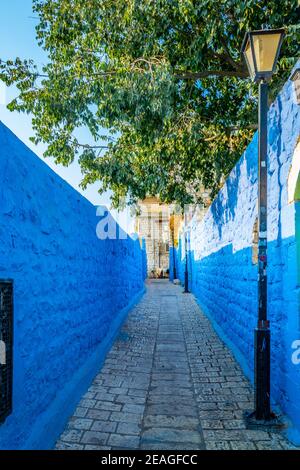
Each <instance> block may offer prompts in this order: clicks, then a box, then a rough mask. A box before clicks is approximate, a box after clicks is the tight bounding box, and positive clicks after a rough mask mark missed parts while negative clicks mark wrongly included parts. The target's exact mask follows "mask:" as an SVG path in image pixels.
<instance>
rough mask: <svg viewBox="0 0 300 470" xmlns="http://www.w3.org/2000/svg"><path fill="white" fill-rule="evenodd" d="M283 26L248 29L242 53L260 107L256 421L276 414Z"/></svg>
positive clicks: (268, 419)
mask: <svg viewBox="0 0 300 470" xmlns="http://www.w3.org/2000/svg"><path fill="white" fill-rule="evenodd" d="M283 36H284V30H283V29H263V30H260V31H251V32H248V33H246V35H245V38H244V41H243V45H242V53H243V55H244V58H245V60H246V63H247V67H248V70H249V74H250V76H251V78H252V80H254V81H256V82H259V110H258V230H259V238H258V323H257V328H256V329H255V334H254V348H255V411H254V413H253V414H252V415H250V417H249V418H250V419H253V420H254V421H261V422H263V421H270V420H271V419H272V418H274V415H273V414H272V413H271V406H270V323H269V320H268V316H267V195H268V191H267V176H268V168H267V144H268V123H267V117H268V84H267V80H269V79H270V78H271V77H272V74H273V73H274V71H275V69H276V63H277V60H278V56H279V52H280V47H281V44H282V40H283Z"/></svg>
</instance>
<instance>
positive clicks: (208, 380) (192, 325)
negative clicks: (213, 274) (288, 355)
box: [56, 280, 292, 450]
mask: <svg viewBox="0 0 300 470" xmlns="http://www.w3.org/2000/svg"><path fill="white" fill-rule="evenodd" d="M252 409H253V390H252V388H251V386H250V384H249V382H248V381H247V379H246V378H245V377H244V375H243V372H242V370H241V369H240V367H239V365H238V364H237V362H236V361H235V359H234V357H233V356H232V354H231V352H230V351H229V349H228V348H227V347H226V346H225V345H224V343H223V342H222V341H221V340H220V339H219V337H218V336H217V334H216V332H215V331H214V330H213V328H212V326H211V324H210V322H209V320H208V319H207V318H206V317H205V316H204V315H203V313H202V312H201V310H200V309H199V307H198V305H197V303H196V302H195V299H194V297H193V296H192V295H191V294H183V293H182V288H181V287H180V286H175V285H173V284H171V283H169V282H168V281H166V280H159V281H152V282H148V288H147V292H146V294H145V296H144V297H143V299H142V300H141V302H140V303H139V304H138V305H137V306H136V307H135V308H134V309H133V310H132V311H131V312H130V314H129V316H128V318H127V321H126V323H125V324H124V326H123V327H122V329H121V332H120V334H119V336H118V338H117V340H116V341H115V343H114V345H113V347H112V349H111V351H110V352H109V354H108V355H107V358H106V361H105V363H104V366H103V367H102V370H101V371H99V373H98V374H97V376H96V377H95V379H94V382H93V383H92V385H91V386H90V387H89V389H88V391H87V393H86V394H85V395H84V396H83V397H82V399H81V401H80V403H79V404H78V407H77V408H76V410H75V411H74V414H73V416H72V417H71V418H70V420H69V422H68V424H67V426H66V429H65V431H64V432H63V434H62V435H61V436H60V439H59V440H58V442H57V444H56V449H66V450H70V449H74V450H95V449H96V450H109V449H149V450H151V449H154V450H204V449H207V450H210V449H219V450H230V449H233V450H243V449H246V450H247V449H249V450H264V449H274V450H275V449H290V448H292V446H291V445H289V443H288V442H287V441H286V440H285V438H284V437H283V435H282V434H280V433H270V432H265V431H260V430H259V431H254V430H248V429H246V425H245V422H244V419H243V416H244V411H245V410H252Z"/></svg>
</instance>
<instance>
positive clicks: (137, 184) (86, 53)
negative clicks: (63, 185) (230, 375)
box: [0, 0, 300, 205]
mask: <svg viewBox="0 0 300 470" xmlns="http://www.w3.org/2000/svg"><path fill="white" fill-rule="evenodd" d="M34 11H35V14H37V15H38V16H39V23H38V26H37V39H38V41H39V44H40V45H41V46H42V47H43V48H44V49H45V50H46V51H47V53H48V56H49V62H48V64H47V65H46V66H45V67H44V68H43V69H42V70H40V71H39V70H37V68H36V67H35V66H34V64H33V63H32V61H21V60H20V59H16V60H15V61H9V62H0V79H1V80H3V81H4V82H5V83H6V84H7V85H12V84H15V85H16V86H17V87H18V90H19V96H18V98H17V99H16V100H14V101H13V102H12V103H10V105H9V108H10V109H11V110H17V111H25V112H31V113H32V114H33V128H34V131H35V137H34V141H35V142H45V143H46V144H47V145H48V148H47V151H46V154H45V155H46V156H52V157H54V158H55V160H56V162H59V163H62V164H65V165H68V164H70V163H71V162H72V161H73V160H74V158H79V162H80V165H81V168H82V171H83V182H82V185H83V187H85V186H86V185H88V184H90V183H93V182H96V181H99V185H100V191H105V190H107V189H111V190H112V191H113V203H114V204H115V205H118V204H119V201H120V199H121V198H122V197H124V196H127V198H128V199H129V201H130V202H132V203H134V202H135V201H136V200H138V199H141V198H144V197H145V196H146V195H158V196H159V197H160V198H161V199H162V200H163V201H166V202H172V201H176V202H179V203H180V204H183V203H185V202H191V201H192V200H194V201H198V200H201V191H202V188H203V186H204V187H206V188H210V189H211V192H212V196H213V194H214V193H215V192H216V191H217V190H218V188H219V186H220V184H221V181H222V179H223V178H224V176H226V175H227V174H228V172H229V171H230V170H231V168H232V167H233V166H234V164H235V162H236V160H237V159H238V158H239V156H240V154H241V153H242V151H243V149H244V148H245V146H246V145H247V144H248V142H249V140H250V139H251V137H252V135H253V132H254V131H255V126H256V115H257V112H256V111H257V104H256V102H257V90H256V86H253V84H252V83H251V82H250V81H249V79H247V78H246V77H247V70H246V68H245V65H244V63H243V62H242V60H241V57H240V46H241V42H242V38H243V36H244V33H245V31H246V30H248V29H258V28H260V27H261V24H262V23H268V24H269V25H270V26H271V27H282V26H285V27H286V28H287V36H286V40H285V42H284V45H283V48H282V55H281V59H280V61H279V67H278V73H277V74H276V76H275V77H274V79H273V81H272V91H273V96H274V95H275V94H276V93H277V91H278V90H279V88H280V87H281V85H282V83H283V81H284V80H285V79H286V77H287V74H288V73H289V70H290V69H291V67H292V66H293V64H294V61H295V58H296V57H297V56H298V54H299V39H300V30H299V9H297V0H292V1H289V2H278V1H275V0H274V1H268V2H267V1H261V0H247V1H241V0H220V1H219V2H218V4H217V5H216V2H215V1H213V0H157V1H153V0H143V1H141V0H114V1H112V0H34ZM83 127H84V128H86V129H88V130H89V132H90V135H91V141H90V142H89V143H87V142H79V141H78V140H77V139H76V135H77V131H78V129H81V128H83ZM103 128H104V129H108V130H109V133H111V134H114V136H115V138H114V139H110V140H109V141H108V143H107V144H105V145H103V144H102V143H101V141H102V133H103ZM91 142H94V143H92V144H91ZM88 144H89V145H88Z"/></svg>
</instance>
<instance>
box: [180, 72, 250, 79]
mask: <svg viewBox="0 0 300 470" xmlns="http://www.w3.org/2000/svg"><path fill="white" fill-rule="evenodd" d="M248 76H249V75H248V72H247V71H242V70H227V71H226V70H205V71H203V72H175V78H179V79H181V80H188V79H194V80H198V79H199V78H207V77H238V78H247V77H248Z"/></svg>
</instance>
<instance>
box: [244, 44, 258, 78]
mask: <svg viewBox="0 0 300 470" xmlns="http://www.w3.org/2000/svg"><path fill="white" fill-rule="evenodd" d="M244 54H245V57H246V60H247V65H248V69H249V73H250V75H251V76H253V75H254V72H255V69H254V62H253V56H252V50H251V43H250V41H249V39H248V41H247V44H246V47H245V52H244Z"/></svg>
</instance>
